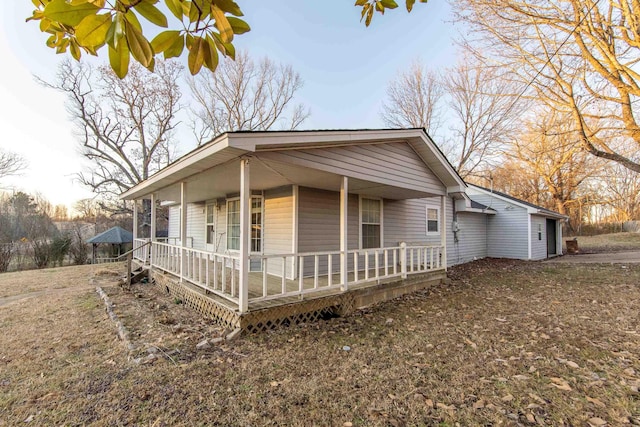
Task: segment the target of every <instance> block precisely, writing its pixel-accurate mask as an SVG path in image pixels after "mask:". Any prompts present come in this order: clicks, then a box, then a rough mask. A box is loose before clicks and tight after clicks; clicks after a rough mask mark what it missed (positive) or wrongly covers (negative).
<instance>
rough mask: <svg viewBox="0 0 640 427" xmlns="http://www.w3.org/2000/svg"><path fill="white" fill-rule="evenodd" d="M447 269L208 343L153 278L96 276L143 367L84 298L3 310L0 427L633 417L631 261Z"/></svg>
mask: <svg viewBox="0 0 640 427" xmlns="http://www.w3.org/2000/svg"><path fill="white" fill-rule="evenodd" d="M63 270H64V269H63ZM451 276H452V282H451V284H449V285H442V286H440V287H437V288H433V289H431V290H429V291H424V292H421V293H417V294H413V295H410V296H407V297H405V298H402V299H399V300H395V301H389V302H387V303H384V304H382V305H379V306H376V307H374V308H371V309H368V310H365V311H361V312H358V313H355V314H353V315H351V316H348V317H346V318H337V319H331V320H327V321H322V322H318V323H314V324H308V325H299V326H296V327H291V328H287V329H280V330H277V331H273V332H271V333H265V334H258V335H251V336H246V337H242V338H241V339H239V340H237V341H234V342H231V343H224V344H223V345H214V346H212V347H210V348H207V349H196V344H197V343H198V342H200V341H201V340H202V339H203V338H213V337H216V336H218V335H219V334H220V331H219V330H218V329H217V328H215V327H214V326H212V325H210V324H208V323H207V322H205V321H203V320H202V319H200V318H199V317H197V316H194V315H193V313H191V312H189V311H188V310H186V309H185V308H184V307H183V306H182V305H180V304H176V302H175V301H173V300H171V299H169V297H167V296H165V295H163V294H161V293H160V292H156V291H155V289H154V288H153V287H152V285H137V286H135V287H134V291H133V292H132V293H125V292H122V291H121V290H120V289H119V288H117V287H115V286H113V285H109V284H108V283H107V282H106V280H107V279H106V278H105V279H104V280H105V282H104V283H103V285H104V287H105V289H106V290H107V292H108V293H109V294H110V297H111V298H112V300H113V302H114V303H115V304H116V312H117V313H118V315H119V316H120V318H121V320H122V321H123V322H124V323H125V325H126V326H127V327H128V328H129V329H130V330H131V335H132V340H133V342H134V344H136V346H137V349H136V351H134V354H133V357H134V358H135V357H140V356H144V358H143V361H144V362H143V363H141V364H135V363H132V362H131V361H129V360H128V359H129V354H128V353H127V351H126V349H125V348H124V346H123V345H122V343H121V342H119V341H118V340H117V339H116V338H115V329H114V326H113V324H112V323H111V322H110V321H109V320H108V319H107V317H106V315H105V313H104V310H103V306H102V302H101V301H100V300H99V299H98V298H97V296H96V295H95V293H94V292H93V290H92V289H91V288H89V287H87V288H86V289H85V290H79V291H78V292H75V293H67V294H64V293H61V294H59V296H56V295H55V294H51V295H47V296H46V297H44V296H43V297H34V298H31V299H28V300H20V301H15V302H13V303H10V304H7V305H4V306H2V307H0V325H1V327H2V331H3V335H2V338H1V341H0V348H1V350H0V351H1V355H0V363H1V365H0V367H1V369H0V407H1V408H6V409H5V410H3V411H2V412H0V425H17V424H25V423H24V421H25V420H29V421H31V424H36V425H86V424H95V425H114V426H116V425H154V426H161V425H167V426H169V425H300V426H302V425H305V426H306V425H327V426H336V425H338V426H340V425H343V424H344V423H345V422H351V423H352V424H353V425H355V426H358V425H396V426H397V425H443V426H444V425H455V424H456V423H459V424H460V425H500V424H502V425H554V426H557V425H588V420H591V422H592V423H596V422H597V420H596V418H600V419H602V420H605V421H607V422H608V423H609V425H621V424H624V423H629V422H632V421H634V422H639V419H640V404H639V403H638V401H639V397H640V396H639V395H638V386H640V336H639V335H638V334H639V333H640V313H639V312H638V309H637V308H638V303H639V302H640V286H639V285H640V266H638V265H636V266H620V265H618V266H612V265H597V264H595V265H581V266H571V265H559V264H546V263H526V262H517V261H500V260H483V261H479V262H475V263H472V264H468V265H465V266H461V267H458V268H455V269H453V270H452V271H451ZM5 277H7V275H0V290H1V292H2V294H3V295H4V294H5V293H9V294H11V293H12V291H11V290H7V289H6V288H7V287H11V286H16V282H15V280H14V279H11V280H9V281H8V282H7V281H6V280H5ZM106 277H108V276H106ZM7 283H9V284H7ZM344 346H349V348H350V349H349V350H348V351H347V350H345V349H343V348H345V347H344ZM149 348H151V349H152V350H151V351H156V350H153V348H158V349H159V350H157V352H156V353H155V354H156V355H157V356H154V357H146V356H145V355H146V353H147V349H149ZM25 425H26V424H25Z"/></svg>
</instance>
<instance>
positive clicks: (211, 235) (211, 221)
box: [205, 203, 216, 245]
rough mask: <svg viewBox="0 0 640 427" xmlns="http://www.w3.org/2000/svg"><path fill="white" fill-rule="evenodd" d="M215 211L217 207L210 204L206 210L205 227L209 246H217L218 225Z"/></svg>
mask: <svg viewBox="0 0 640 427" xmlns="http://www.w3.org/2000/svg"><path fill="white" fill-rule="evenodd" d="M215 209H216V205H215V204H213V203H208V204H207V208H206V217H205V227H206V232H205V233H206V236H207V237H206V238H207V245H215V243H216V224H215Z"/></svg>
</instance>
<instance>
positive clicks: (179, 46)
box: [164, 36, 184, 59]
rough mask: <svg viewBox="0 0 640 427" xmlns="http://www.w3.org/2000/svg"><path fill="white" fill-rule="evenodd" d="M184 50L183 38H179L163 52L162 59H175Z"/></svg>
mask: <svg viewBox="0 0 640 427" xmlns="http://www.w3.org/2000/svg"><path fill="white" fill-rule="evenodd" d="M183 50H184V37H183V36H180V37H178V38H177V39H175V40H174V42H173V44H172V45H171V46H169V47H168V48H167V49H165V50H164V59H169V58H177V57H179V56H180V55H182V51H183Z"/></svg>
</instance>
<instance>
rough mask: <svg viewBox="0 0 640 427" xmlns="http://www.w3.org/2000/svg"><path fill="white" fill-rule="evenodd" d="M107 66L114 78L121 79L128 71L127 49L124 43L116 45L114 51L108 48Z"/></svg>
mask: <svg viewBox="0 0 640 427" xmlns="http://www.w3.org/2000/svg"><path fill="white" fill-rule="evenodd" d="M109 64H111V68H112V69H113V71H114V73H116V76H118V77H119V78H121V79H123V78H124V77H125V76H126V75H127V72H128V71H129V47H128V46H127V44H126V43H120V44H118V47H117V48H116V49H114V48H112V47H111V46H109Z"/></svg>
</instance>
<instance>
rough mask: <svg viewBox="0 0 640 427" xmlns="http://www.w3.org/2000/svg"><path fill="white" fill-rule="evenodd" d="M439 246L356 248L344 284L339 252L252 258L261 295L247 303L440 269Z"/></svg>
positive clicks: (349, 253)
mask: <svg viewBox="0 0 640 427" xmlns="http://www.w3.org/2000/svg"><path fill="white" fill-rule="evenodd" d="M442 251H443V247H442V246H407V245H405V244H401V245H400V246H396V247H388V248H378V249H357V250H350V251H348V252H347V270H348V274H347V283H345V284H343V283H341V280H340V277H341V274H340V273H341V262H340V251H328V252H308V253H300V254H276V255H252V256H251V257H250V258H251V259H252V260H260V264H261V266H262V268H261V273H260V274H261V279H262V280H261V292H259V295H257V296H252V295H250V296H249V303H251V302H256V301H265V300H270V299H276V298H283V297H292V296H298V297H300V298H303V297H304V295H307V294H312V293H318V292H324V291H328V290H331V289H337V288H345V289H346V288H349V287H350V286H353V285H358V284H361V283H366V282H380V281H382V280H386V279H391V278H394V277H401V278H406V277H407V276H408V275H409V274H417V273H426V272H429V271H434V270H440V269H443V268H444V266H443V264H442Z"/></svg>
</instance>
